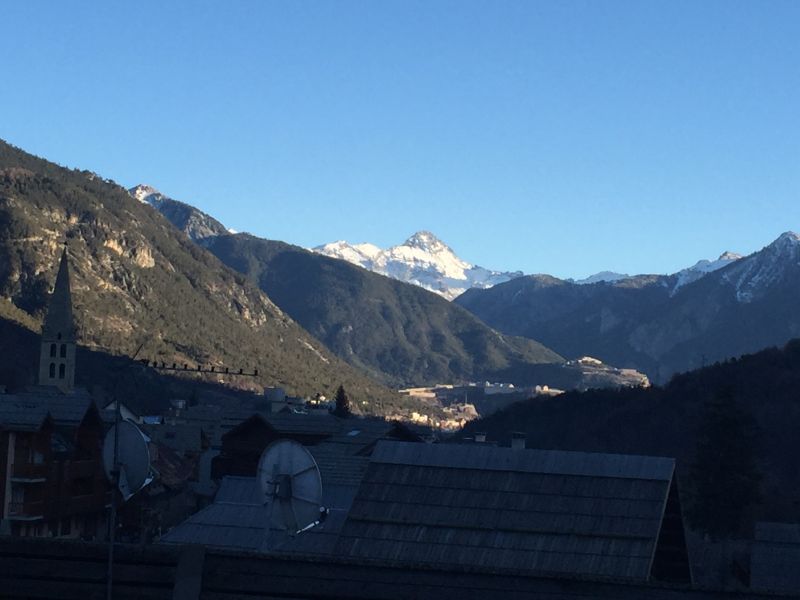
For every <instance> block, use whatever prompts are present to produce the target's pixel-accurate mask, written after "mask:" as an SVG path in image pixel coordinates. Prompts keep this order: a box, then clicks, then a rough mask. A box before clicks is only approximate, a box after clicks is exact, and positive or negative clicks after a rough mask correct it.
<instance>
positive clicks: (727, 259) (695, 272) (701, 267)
mask: <svg viewBox="0 0 800 600" xmlns="http://www.w3.org/2000/svg"><path fill="white" fill-rule="evenodd" d="M741 258H742V255H741V254H736V253H735V252H723V253H722V254H720V256H719V258H718V259H717V260H705V259H704V260H699V261H697V262H696V263H695V264H694V265H692V266H691V267H688V268H686V269H683V270H681V271H678V272H677V273H675V276H676V277H677V278H678V280H677V282H676V283H675V287H673V288H672V292H671V293H672V294H673V295H674V294H675V292H677V291H678V290H679V289H680V288H682V287H683V286H685V285H687V284H689V283H692V282H693V281H697V280H698V279H700V278H701V277H705V276H706V275H708V274H709V273H713V272H714V271H718V270H719V269H721V268H722V267H727V266H728V265H729V264H731V263H733V262H736V261H737V260H740V259H741Z"/></svg>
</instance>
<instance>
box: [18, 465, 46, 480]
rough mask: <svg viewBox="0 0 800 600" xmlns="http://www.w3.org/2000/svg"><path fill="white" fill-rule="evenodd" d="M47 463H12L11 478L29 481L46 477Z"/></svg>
mask: <svg viewBox="0 0 800 600" xmlns="http://www.w3.org/2000/svg"><path fill="white" fill-rule="evenodd" d="M47 469H48V465H46V464H44V463H39V464H37V463H14V464H13V465H12V466H11V478H12V479H20V480H29V481H44V480H45V479H47Z"/></svg>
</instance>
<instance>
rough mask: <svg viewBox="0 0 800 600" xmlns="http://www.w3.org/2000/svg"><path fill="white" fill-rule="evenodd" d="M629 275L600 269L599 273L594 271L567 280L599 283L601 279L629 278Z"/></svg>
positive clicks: (582, 283) (581, 282)
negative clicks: (582, 276) (583, 276)
mask: <svg viewBox="0 0 800 600" xmlns="http://www.w3.org/2000/svg"><path fill="white" fill-rule="evenodd" d="M629 278H630V275H628V274H627V273H615V272H614V271H600V272H599V273H595V274H594V275H589V277H585V278H583V279H568V280H567V281H571V282H572V283H577V284H578V285H588V284H592V283H600V282H601V281H608V282H611V281H620V280H622V279H629Z"/></svg>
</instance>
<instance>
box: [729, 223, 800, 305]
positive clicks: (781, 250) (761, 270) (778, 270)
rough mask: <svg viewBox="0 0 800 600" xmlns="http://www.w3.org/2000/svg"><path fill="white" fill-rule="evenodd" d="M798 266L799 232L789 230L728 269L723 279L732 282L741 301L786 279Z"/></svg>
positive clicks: (799, 252)
mask: <svg viewBox="0 0 800 600" xmlns="http://www.w3.org/2000/svg"><path fill="white" fill-rule="evenodd" d="M799 267H800V235H798V234H797V233H795V232H794V231H787V232H785V233H782V234H781V235H780V236H779V237H778V239H776V240H775V241H774V242H772V243H771V244H769V245H767V246H765V247H764V248H763V249H762V250H760V251H759V252H755V253H753V254H751V255H750V256H748V257H746V258H743V259H741V260H740V261H739V262H738V263H737V265H736V267H733V268H731V269H730V270H728V271H725V273H724V280H725V281H727V282H729V283H731V284H733V286H734V287H735V290H736V299H737V300H738V301H739V302H743V303H748V302H752V301H753V300H755V299H756V298H758V297H760V296H761V295H762V294H763V293H764V292H765V290H767V289H768V288H770V287H772V286H774V285H776V284H779V283H780V282H781V281H783V280H784V279H785V278H786V277H787V273H789V271H790V270H794V271H797V270H798V268H799Z"/></svg>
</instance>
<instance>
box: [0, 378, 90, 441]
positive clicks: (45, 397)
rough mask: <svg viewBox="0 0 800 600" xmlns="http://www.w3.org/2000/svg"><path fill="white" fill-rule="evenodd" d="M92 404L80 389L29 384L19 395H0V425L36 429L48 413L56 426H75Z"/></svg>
mask: <svg viewBox="0 0 800 600" xmlns="http://www.w3.org/2000/svg"><path fill="white" fill-rule="evenodd" d="M93 405H94V402H93V400H92V399H91V397H90V396H89V394H88V392H86V390H83V389H75V390H71V391H70V392H67V393H64V392H62V391H61V390H59V389H58V388H55V387H51V386H31V387H30V388H28V389H27V390H25V391H23V392H20V393H18V394H2V395H0V428H5V429H12V428H14V427H16V428H17V429H16V430H17V431H22V430H25V429H24V428H26V427H27V428H33V430H35V429H38V428H39V426H41V424H42V421H43V420H44V418H45V416H46V415H48V414H49V415H50V417H51V418H52V419H53V422H54V423H55V425H56V426H57V427H61V428H74V427H77V426H78V425H80V423H81V421H83V419H84V418H85V417H86V413H87V412H88V411H89V410H90V409H91V408H92V406H93Z"/></svg>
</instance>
